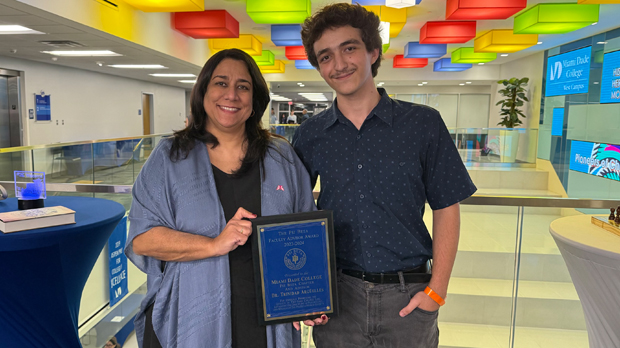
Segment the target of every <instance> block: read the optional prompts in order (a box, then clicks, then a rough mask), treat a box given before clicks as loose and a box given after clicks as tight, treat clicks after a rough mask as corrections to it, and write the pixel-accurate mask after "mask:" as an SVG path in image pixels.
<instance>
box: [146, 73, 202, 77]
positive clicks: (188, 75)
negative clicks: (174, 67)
mask: <svg viewBox="0 0 620 348" xmlns="http://www.w3.org/2000/svg"><path fill="white" fill-rule="evenodd" d="M149 75H151V76H155V77H196V75H194V74H149Z"/></svg>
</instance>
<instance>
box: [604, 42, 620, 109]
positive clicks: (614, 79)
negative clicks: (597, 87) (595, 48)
mask: <svg viewBox="0 0 620 348" xmlns="http://www.w3.org/2000/svg"><path fill="white" fill-rule="evenodd" d="M603 103H620V51H615V52H609V53H605V58H604V60H603V72H602V76H601V104H603Z"/></svg>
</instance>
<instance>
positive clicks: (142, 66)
mask: <svg viewBox="0 0 620 348" xmlns="http://www.w3.org/2000/svg"><path fill="white" fill-rule="evenodd" d="M108 66H109V67H110V68H117V69H168V68H167V67H165V66H163V65H159V64H112V65H108Z"/></svg>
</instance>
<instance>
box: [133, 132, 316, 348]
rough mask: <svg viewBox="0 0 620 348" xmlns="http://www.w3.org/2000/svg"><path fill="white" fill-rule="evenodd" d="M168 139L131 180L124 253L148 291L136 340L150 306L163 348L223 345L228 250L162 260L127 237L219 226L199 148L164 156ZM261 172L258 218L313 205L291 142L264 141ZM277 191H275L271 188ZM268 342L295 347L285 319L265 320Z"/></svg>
mask: <svg viewBox="0 0 620 348" xmlns="http://www.w3.org/2000/svg"><path fill="white" fill-rule="evenodd" d="M171 144H172V141H171V139H164V140H162V141H161V142H160V143H159V144H158V146H157V147H156V148H155V150H153V152H152V153H151V156H150V157H149V159H148V160H147V161H146V163H145V164H144V167H143V168H142V170H141V171H140V174H139V175H138V177H137V179H136V182H135V184H134V186H133V193H132V194H133V203H132V206H131V211H130V212H129V220H130V227H129V235H128V242H127V246H126V248H125V254H126V255H127V257H128V258H129V259H130V260H131V261H132V262H133V263H134V264H135V265H136V266H137V267H138V268H139V269H140V270H142V271H143V272H145V273H146V274H147V285H148V292H147V294H146V297H145V298H144V300H143V302H142V306H141V311H140V312H139V313H138V314H137V316H136V320H135V327H136V335H137V338H138V343H139V345H140V347H142V339H143V337H144V325H145V313H144V310H145V309H146V308H147V307H148V306H149V305H150V304H151V303H154V306H153V329H154V330H155V333H156V334H157V337H158V338H159V341H160V342H161V344H162V346H163V347H164V348H177V347H178V348H195V347H205V346H209V347H217V348H220V347H221V348H227V347H230V346H231V318H230V296H231V295H230V277H229V269H228V267H229V265H228V255H224V256H221V257H213V258H208V259H203V260H196V261H189V262H168V263H167V264H166V268H165V271H164V273H162V272H161V261H159V260H157V259H155V258H152V257H147V256H142V255H137V254H136V253H134V251H133V244H132V242H133V239H134V238H135V237H136V236H138V235H140V234H142V233H144V232H146V231H148V230H150V229H151V228H153V227H156V226H165V227H168V228H171V229H173V230H176V231H183V232H188V233H194V234H199V235H203V236H207V237H211V238H214V237H216V236H217V235H218V234H219V233H220V232H221V231H222V230H223V229H224V227H225V226H226V221H225V218H224V211H223V210H222V206H221V204H220V201H219V198H218V194H217V190H216V187H215V181H214V179H213V171H212V168H211V162H210V160H209V154H208V152H207V147H206V146H205V145H204V144H202V143H200V142H198V141H197V142H196V146H195V147H194V149H192V150H191V151H190V153H189V155H188V157H187V158H186V159H183V160H178V161H176V162H172V161H171V160H170V158H169V151H170V147H171ZM264 165H265V170H264V172H263V171H261V182H262V186H261V210H262V215H263V216H268V215H276V214H290V213H297V212H305V211H312V210H315V209H316V207H315V205H314V198H313V196H312V189H311V187H310V178H309V176H308V173H307V172H306V169H305V167H304V166H303V164H302V163H301V161H300V160H299V159H298V158H297V155H296V154H295V152H294V151H293V148H292V147H291V145H290V144H289V143H288V142H286V141H284V140H281V139H274V140H272V142H271V144H270V146H269V149H268V151H267V155H266V156H265V160H264ZM280 185H281V186H282V187H283V188H284V191H283V190H281V189H278V188H279V186H280ZM267 345H268V347H269V348H291V347H299V346H300V345H301V338H300V335H299V332H297V331H296V330H295V329H294V328H293V326H292V324H290V323H288V324H278V325H271V326H267Z"/></svg>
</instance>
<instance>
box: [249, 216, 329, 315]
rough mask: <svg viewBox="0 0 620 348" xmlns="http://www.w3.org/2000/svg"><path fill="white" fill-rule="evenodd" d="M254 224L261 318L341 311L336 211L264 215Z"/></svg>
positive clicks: (253, 221)
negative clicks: (338, 289)
mask: <svg viewBox="0 0 620 348" xmlns="http://www.w3.org/2000/svg"><path fill="white" fill-rule="evenodd" d="M252 229H253V237H252V238H254V240H253V243H252V245H253V248H254V250H253V257H254V271H255V272H254V274H255V278H256V286H257V296H256V297H257V300H258V301H257V308H258V313H259V315H258V318H259V322H260V323H261V324H263V325H271V324H277V323H285V322H293V321H301V320H306V319H314V318H318V317H319V316H321V315H322V314H327V315H328V316H330V317H333V316H335V315H337V312H338V299H337V289H336V263H335V250H334V233H333V231H334V228H333V218H332V212H331V211H315V212H308V213H298V214H286V215H275V216H265V217H260V218H256V219H253V220H252Z"/></svg>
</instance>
